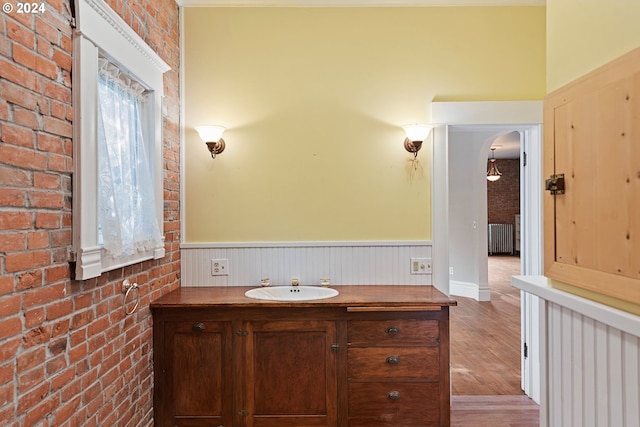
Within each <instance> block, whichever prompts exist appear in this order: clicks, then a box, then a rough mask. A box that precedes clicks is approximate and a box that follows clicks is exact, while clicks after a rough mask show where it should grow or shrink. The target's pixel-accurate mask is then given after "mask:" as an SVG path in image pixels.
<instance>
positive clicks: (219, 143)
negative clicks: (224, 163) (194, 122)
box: [196, 126, 225, 159]
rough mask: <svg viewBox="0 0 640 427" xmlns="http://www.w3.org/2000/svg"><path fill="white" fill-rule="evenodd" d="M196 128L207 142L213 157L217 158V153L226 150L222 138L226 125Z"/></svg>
mask: <svg viewBox="0 0 640 427" xmlns="http://www.w3.org/2000/svg"><path fill="white" fill-rule="evenodd" d="M196 130H197V131H198V134H199V135H200V138H202V140H203V141H204V142H205V143H206V144H207V148H209V152H210V153H211V158H212V159H215V158H216V154H220V153H222V152H223V151H224V147H225V143H224V139H222V134H223V133H224V131H225V127H224V126H196Z"/></svg>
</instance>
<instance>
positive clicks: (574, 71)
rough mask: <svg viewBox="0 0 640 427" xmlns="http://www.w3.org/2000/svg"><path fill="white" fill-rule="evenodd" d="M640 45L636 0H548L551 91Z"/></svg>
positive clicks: (639, 20)
mask: <svg viewBox="0 0 640 427" xmlns="http://www.w3.org/2000/svg"><path fill="white" fill-rule="evenodd" d="M638 46H640V1H638V0H547V90H548V92H551V91H552V90H555V89H557V88H559V87H560V86H562V85H564V84H566V83H569V82H571V81H573V80H575V79H577V78H578V77H580V76H582V75H584V74H586V73H587V72H589V71H591V70H593V69H595V68H597V67H599V66H600V65H603V64H606V63H607V62H609V61H611V60H613V59H615V58H617V57H619V56H621V55H622V54H624V53H626V52H629V51H630V50H632V49H634V48H636V47H638Z"/></svg>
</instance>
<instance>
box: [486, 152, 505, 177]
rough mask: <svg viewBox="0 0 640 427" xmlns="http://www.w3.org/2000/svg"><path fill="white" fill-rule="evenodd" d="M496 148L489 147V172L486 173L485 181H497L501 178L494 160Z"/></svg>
mask: <svg viewBox="0 0 640 427" xmlns="http://www.w3.org/2000/svg"><path fill="white" fill-rule="evenodd" d="M495 151H496V147H491V158H490V159H489V170H488V171H487V181H491V182H494V181H497V180H499V179H500V177H501V176H502V172H500V171H499V170H498V165H496V158H495Z"/></svg>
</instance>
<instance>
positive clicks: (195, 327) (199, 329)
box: [191, 322, 204, 332]
mask: <svg viewBox="0 0 640 427" xmlns="http://www.w3.org/2000/svg"><path fill="white" fill-rule="evenodd" d="M191 329H192V330H194V331H195V332H202V331H204V323H200V322H198V323H194V324H193V326H191Z"/></svg>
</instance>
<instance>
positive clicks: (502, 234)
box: [488, 224, 513, 255]
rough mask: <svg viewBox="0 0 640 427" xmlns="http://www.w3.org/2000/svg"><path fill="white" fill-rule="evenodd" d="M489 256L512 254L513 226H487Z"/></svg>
mask: <svg viewBox="0 0 640 427" xmlns="http://www.w3.org/2000/svg"><path fill="white" fill-rule="evenodd" d="M488 237H489V255H493V254H513V225H512V224H489V236H488Z"/></svg>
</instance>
